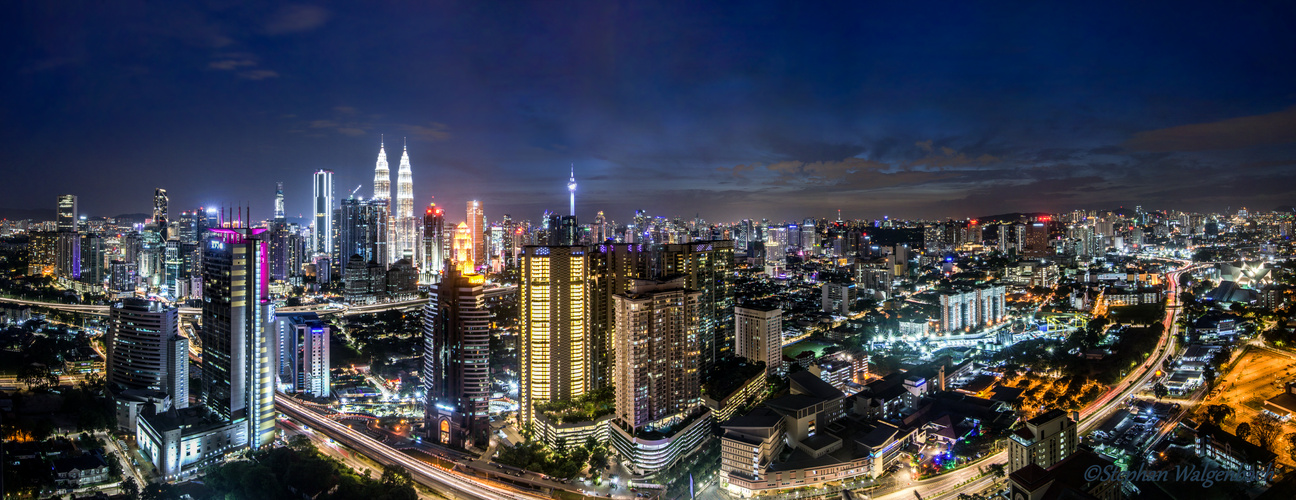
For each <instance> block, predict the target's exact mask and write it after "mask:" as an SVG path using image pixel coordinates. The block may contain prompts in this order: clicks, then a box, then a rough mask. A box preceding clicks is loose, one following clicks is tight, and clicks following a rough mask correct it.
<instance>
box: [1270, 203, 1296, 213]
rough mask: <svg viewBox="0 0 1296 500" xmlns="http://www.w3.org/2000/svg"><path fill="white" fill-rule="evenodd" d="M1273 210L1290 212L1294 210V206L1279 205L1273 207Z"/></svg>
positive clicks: (1295, 208)
mask: <svg viewBox="0 0 1296 500" xmlns="http://www.w3.org/2000/svg"><path fill="white" fill-rule="evenodd" d="M1274 211H1275V212H1288V213H1291V212H1296V207H1293V206H1291V205H1283V206H1281V207H1278V208H1275V209H1274Z"/></svg>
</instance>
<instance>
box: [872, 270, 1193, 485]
mask: <svg viewBox="0 0 1296 500" xmlns="http://www.w3.org/2000/svg"><path fill="white" fill-rule="evenodd" d="M1191 269H1192V266H1190V265H1185V266H1184V267H1181V268H1179V269H1176V270H1174V271H1171V272H1169V273H1166V278H1167V282H1168V285H1167V288H1168V290H1169V292H1170V297H1169V298H1168V299H1167V301H1166V317H1165V320H1164V321H1165V323H1164V324H1165V330H1164V331H1162V333H1161V338H1160V340H1158V342H1157V349H1156V350H1155V351H1153V354H1152V355H1151V356H1148V359H1147V360H1145V361H1144V362H1143V364H1141V365H1139V366H1138V367H1136V368H1135V369H1134V370H1132V371H1130V373H1129V374H1128V375H1127V376H1126V377H1125V379H1124V380H1122V381H1121V382H1119V383H1118V384H1117V385H1116V386H1114V387H1112V388H1111V389H1109V390H1108V391H1107V392H1106V393H1104V394H1103V395H1102V396H1100V397H1099V398H1098V399H1097V400H1096V401H1094V402H1093V403H1090V404H1089V405H1087V406H1085V407H1084V409H1082V410H1081V411H1080V424H1079V427H1078V428H1077V429H1076V431H1077V435H1080V436H1083V435H1085V434H1088V433H1089V431H1091V430H1093V428H1094V427H1097V426H1098V425H1099V424H1101V423H1102V421H1103V419H1104V418H1106V415H1107V414H1108V413H1109V412H1110V411H1111V410H1113V409H1115V408H1117V407H1119V406H1120V405H1117V404H1112V403H1113V402H1117V401H1123V400H1125V398H1127V397H1129V396H1130V395H1131V394H1134V393H1135V392H1138V390H1139V388H1141V387H1143V386H1145V385H1147V384H1148V383H1149V382H1150V381H1151V380H1152V379H1153V377H1154V376H1155V374H1156V367H1158V366H1161V363H1162V362H1163V361H1165V360H1166V359H1167V358H1168V357H1169V356H1170V354H1171V353H1173V352H1174V351H1175V345H1174V344H1175V340H1174V328H1175V326H1176V325H1175V319H1176V317H1177V316H1178V315H1179V310H1180V307H1179V294H1178V291H1179V275H1180V274H1183V273H1185V272H1187V271H1189V270H1191ZM1007 461H1008V450H1007V449H1005V450H1004V451H1001V452H999V453H996V454H994V455H990V456H988V457H986V458H983V459H981V460H978V461H977V463H978V464H980V465H982V466H988V465H989V464H996V463H1001V462H1007ZM980 475H981V471H980V470H979V467H977V466H976V465H970V466H967V467H964V468H962V469H959V470H956V471H954V472H950V473H948V474H942V475H939V476H936V477H933V478H928V479H924V480H921V481H914V482H912V483H911V484H909V485H906V487H904V488H900V489H897V490H892V491H887V492H880V493H878V494H875V495H874V496H873V497H872V498H874V499H878V500H900V499H905V500H909V499H913V498H923V499H928V500H930V499H939V498H947V497H950V496H952V495H956V494H957V493H959V492H964V491H977V490H978V489H980V488H985V487H988V486H990V484H991V483H992V482H993V480H994V478H993V477H991V476H986V477H979V478H978V476H980ZM866 493H867V491H866V490H860V491H858V492H857V493H856V496H861V495H862V494H866Z"/></svg>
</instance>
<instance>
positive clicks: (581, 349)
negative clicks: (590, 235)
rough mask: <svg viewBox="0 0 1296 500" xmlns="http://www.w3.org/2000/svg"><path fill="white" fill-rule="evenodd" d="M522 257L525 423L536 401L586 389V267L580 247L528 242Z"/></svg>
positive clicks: (571, 396) (573, 394)
mask: <svg viewBox="0 0 1296 500" xmlns="http://www.w3.org/2000/svg"><path fill="white" fill-rule="evenodd" d="M521 259H522V272H521V275H520V277H519V282H520V283H519V285H520V286H519V288H520V291H519V293H520V297H521V300H520V304H522V307H521V316H522V321H521V324H520V325H519V331H520V333H521V338H520V339H519V344H520V348H521V351H522V352H521V356H520V364H521V372H522V373H521V377H520V381H519V384H520V385H521V389H520V393H521V394H520V396H521V402H520V404H521V408H520V421H521V424H522V425H528V424H531V423H533V422H534V421H535V417H536V415H535V405H537V404H541V403H546V402H550V401H561V400H572V399H576V398H578V397H580V396H582V395H584V394H585V393H586V392H587V391H588V390H589V352H588V350H589V329H588V327H589V325H588V316H587V315H588V313H589V308H588V302H589V296H588V293H587V287H588V286H589V267H588V257H587V256H586V255H585V247H580V246H570V247H550V246H527V247H525V248H523V250H522V254H521Z"/></svg>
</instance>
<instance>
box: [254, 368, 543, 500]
mask: <svg viewBox="0 0 1296 500" xmlns="http://www.w3.org/2000/svg"><path fill="white" fill-rule="evenodd" d="M275 409H276V410H278V411H280V412H282V413H284V414H286V415H288V416H289V417H291V418H293V419H295V420H297V421H299V422H302V423H305V424H307V425H310V426H311V428H312V429H313V430H315V431H318V432H320V433H322V434H324V435H327V436H329V437H330V438H332V439H334V440H336V441H337V442H339V443H342V444H344V445H346V446H349V447H351V448H352V449H354V450H356V451H358V452H360V453H362V454H364V455H365V456H367V457H369V458H370V459H372V460H374V461H376V462H378V463H382V464H396V465H399V466H401V467H404V468H405V469H406V470H408V471H410V474H411V475H412V476H413V477H414V480H415V481H417V482H419V483H420V484H423V485H424V486H427V487H429V488H432V489H433V490H434V491H436V492H438V493H441V494H443V495H447V496H448V497H449V498H451V499H452V500H458V499H460V498H465V499H472V500H503V499H511V500H523V499H547V498H549V497H547V496H540V495H536V494H532V493H528V492H523V491H519V490H513V489H510V488H507V487H504V486H500V485H497V484H494V483H490V482H486V481H484V480H481V479H480V478H475V477H469V476H464V475H460V474H456V473H454V472H451V471H447V470H444V469H441V468H439V467H435V466H432V465H428V464H427V463H425V462H422V461H420V460H418V459H415V458H414V457H411V456H409V455H406V454H405V453H402V452H400V451H398V450H396V449H393V448H391V447H390V446H387V445H385V444H383V443H380V442H378V441H377V440H375V439H373V438H371V437H369V436H367V435H365V434H364V433H361V432H357V431H355V430H354V429H351V428H350V427H347V426H345V425H342V424H340V423H337V422H334V421H332V420H330V419H328V418H327V417H325V416H323V415H320V414H318V413H315V412H314V411H311V410H310V409H309V408H306V407H305V406H303V405H302V404H300V403H298V402H297V401H296V400H294V399H292V398H290V397H288V396H287V395H285V394H283V393H278V394H276V397H275Z"/></svg>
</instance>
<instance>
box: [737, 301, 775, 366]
mask: <svg viewBox="0 0 1296 500" xmlns="http://www.w3.org/2000/svg"><path fill="white" fill-rule="evenodd" d="M734 321H735V324H734V327H735V328H734V339H735V342H734V355H735V356H738V357H741V358H747V360H748V361H751V362H753V363H754V362H757V361H763V362H764V363H765V373H767V374H770V375H773V374H774V372H775V371H777V370H778V369H780V368H782V367H783V309H780V308H778V307H767V306H762V305H758V304H747V305H743V306H737V307H734Z"/></svg>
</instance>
